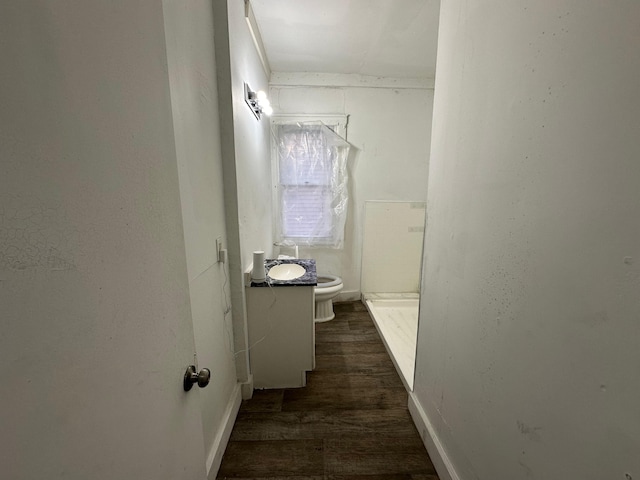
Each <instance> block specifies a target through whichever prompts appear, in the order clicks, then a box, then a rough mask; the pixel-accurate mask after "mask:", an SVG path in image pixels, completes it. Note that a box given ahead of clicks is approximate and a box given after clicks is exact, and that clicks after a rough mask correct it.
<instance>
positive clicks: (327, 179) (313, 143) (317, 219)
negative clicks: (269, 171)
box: [274, 123, 349, 248]
mask: <svg viewBox="0 0 640 480" xmlns="http://www.w3.org/2000/svg"><path fill="white" fill-rule="evenodd" d="M334 128H336V126H334ZM275 133H276V135H275V136H276V145H275V148H274V153H275V157H276V167H277V175H276V176H277V179H276V190H277V194H278V195H277V206H278V220H277V222H276V223H277V225H276V232H277V235H278V237H279V238H277V239H276V240H277V241H278V242H285V243H286V242H291V243H294V244H296V245H308V246H314V245H315V246H326V247H334V248H341V247H342V245H343V242H344V223H345V217H346V207H347V171H346V163H347V156H348V152H349V144H348V143H347V142H346V141H345V140H343V139H342V138H341V137H340V136H339V135H337V134H336V133H335V132H334V131H333V130H332V129H330V128H329V127H327V126H326V125H324V124H322V123H304V124H303V123H282V124H276V125H275Z"/></svg>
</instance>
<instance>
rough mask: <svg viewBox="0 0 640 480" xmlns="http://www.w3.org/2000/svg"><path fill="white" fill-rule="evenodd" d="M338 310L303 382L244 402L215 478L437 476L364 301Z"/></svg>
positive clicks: (320, 328)
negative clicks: (292, 387)
mask: <svg viewBox="0 0 640 480" xmlns="http://www.w3.org/2000/svg"><path fill="white" fill-rule="evenodd" d="M335 311H336V318H335V319H334V320H333V321H331V322H327V323H320V324H317V325H316V369H315V370H314V371H313V372H310V373H309V374H308V375H307V386H306V388H303V389H285V390H262V391H256V392H254V396H253V398H252V399H251V400H249V401H245V402H243V404H242V406H241V408H240V413H239V414H238V418H237V421H236V424H235V426H234V428H233V432H232V434H231V440H230V442H229V444H228V446H227V450H226V452H225V454H224V458H223V460H222V466H221V467H220V471H219V473H218V479H225V478H235V479H250V478H251V479H262V480H266V479H275V478H281V479H282V478H291V479H294V478H295V479H296V480H367V479H368V480H377V479H382V478H384V479H387V480H437V479H438V476H437V474H436V472H435V469H434V468H433V465H432V463H431V460H430V459H429V456H428V454H427V452H426V450H425V448H424V446H423V444H422V441H421V440H420V436H419V435H418V432H417V431H416V429H415V426H414V424H413V422H412V420H411V417H410V415H409V412H408V410H407V392H406V390H405V388H404V386H403V384H402V381H401V380H400V378H399V377H398V374H397V373H396V371H395V369H394V367H393V364H392V362H391V359H390V358H389V355H388V354H387V352H386V350H385V348H384V345H383V344H382V341H381V340H380V337H379V335H378V332H377V331H376V329H375V326H374V325H373V322H372V321H371V318H370V317H369V314H368V312H367V311H366V308H365V307H364V305H362V303H360V302H350V303H341V304H336V305H335Z"/></svg>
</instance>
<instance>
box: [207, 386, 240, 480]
mask: <svg viewBox="0 0 640 480" xmlns="http://www.w3.org/2000/svg"><path fill="white" fill-rule="evenodd" d="M241 403H242V394H241V388H240V384H239V383H238V384H236V386H235V388H234V389H233V394H232V395H231V398H230V399H229V403H228V404H227V408H226V410H225V412H224V416H223V417H222V418H223V421H222V428H220V429H219V430H218V434H217V435H216V438H215V440H214V442H213V445H212V446H211V450H210V451H209V455H208V456H207V479H208V480H215V478H216V477H217V476H218V470H220V464H221V463H222V456H223V455H224V451H225V450H226V448H227V443H229V437H231V430H233V424H234V423H235V421H236V417H237V416H238V411H239V410H240V404H241Z"/></svg>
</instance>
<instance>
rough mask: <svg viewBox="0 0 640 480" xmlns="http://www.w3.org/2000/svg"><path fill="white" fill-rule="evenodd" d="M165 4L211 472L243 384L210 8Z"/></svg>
mask: <svg viewBox="0 0 640 480" xmlns="http://www.w3.org/2000/svg"><path fill="white" fill-rule="evenodd" d="M163 11H164V19H165V32H166V42H167V57H168V68H169V79H170V87H171V106H172V112H173V126H174V132H175V142H176V153H177V159H178V172H179V179H180V197H181V203H182V218H183V225H184V237H185V244H186V245H185V247H186V258H187V271H188V275H189V293H190V298H191V312H192V317H193V327H194V334H195V343H196V352H197V354H198V363H199V366H201V367H208V368H209V369H211V371H212V378H211V382H210V384H209V385H208V386H207V388H205V389H203V390H201V391H200V402H201V410H202V427H203V432H204V447H205V453H206V455H207V464H206V467H207V472H208V473H209V475H210V476H215V474H216V472H217V470H218V468H219V463H220V460H221V457H222V453H223V452H224V448H225V446H226V442H227V438H226V436H225V435H226V434H227V433H228V432H225V429H230V428H231V426H232V424H233V422H234V420H235V416H236V412H237V409H238V407H239V403H240V390H239V386H237V382H236V369H235V359H234V355H233V326H232V317H231V312H230V311H229V308H228V307H229V305H230V291H229V282H228V281H227V278H228V270H227V269H228V265H225V264H223V263H221V262H218V258H217V252H216V241H215V240H216V238H220V240H221V242H222V244H223V245H225V246H226V245H227V244H228V241H227V236H226V228H225V212H224V195H223V178H222V177H223V173H222V154H221V145H220V133H219V132H220V122H219V118H218V95H217V81H216V62H215V51H214V42H213V39H214V30H213V8H212V5H211V2H210V1H208V0H197V1H190V2H173V1H168V0H167V1H164V2H163Z"/></svg>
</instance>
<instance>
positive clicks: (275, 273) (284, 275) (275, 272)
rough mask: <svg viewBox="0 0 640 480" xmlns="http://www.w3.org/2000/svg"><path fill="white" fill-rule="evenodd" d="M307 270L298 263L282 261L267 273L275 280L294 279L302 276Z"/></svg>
mask: <svg viewBox="0 0 640 480" xmlns="http://www.w3.org/2000/svg"><path fill="white" fill-rule="evenodd" d="M306 272H307V271H306V270H305V268H304V267H303V266H301V265H298V264H297V263H281V264H280V265H274V266H273V267H271V268H270V269H269V271H268V272H267V275H269V276H270V277H271V278H273V279H274V280H294V279H296V278H300V277H301V276H303V275H304V274H305V273H306Z"/></svg>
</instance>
